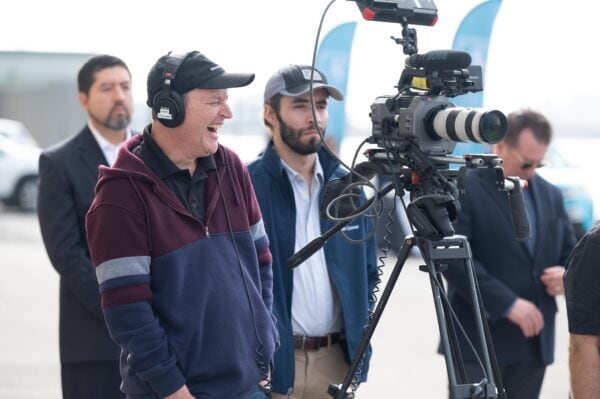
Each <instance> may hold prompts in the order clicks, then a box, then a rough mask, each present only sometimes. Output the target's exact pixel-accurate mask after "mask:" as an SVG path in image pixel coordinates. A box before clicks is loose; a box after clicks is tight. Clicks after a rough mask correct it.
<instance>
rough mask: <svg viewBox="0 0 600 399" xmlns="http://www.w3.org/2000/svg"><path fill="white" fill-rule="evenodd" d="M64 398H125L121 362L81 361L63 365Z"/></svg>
mask: <svg viewBox="0 0 600 399" xmlns="http://www.w3.org/2000/svg"><path fill="white" fill-rule="evenodd" d="M61 380H62V392H63V399H82V398H85V399H125V394H124V393H122V392H121V390H120V389H119V386H120V385H121V375H120V374H119V362H118V361H114V362H80V363H63V364H62V365H61Z"/></svg>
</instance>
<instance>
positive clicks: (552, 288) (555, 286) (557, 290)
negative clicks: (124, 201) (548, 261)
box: [540, 266, 565, 296]
mask: <svg viewBox="0 0 600 399" xmlns="http://www.w3.org/2000/svg"><path fill="white" fill-rule="evenodd" d="M564 274H565V268H564V267H563V266H552V267H547V268H546V269H544V274H542V277H540V280H542V283H543V284H544V285H545V286H546V292H547V293H548V295H550V296H557V295H563V294H564V293H565V286H564V285H563V275H564Z"/></svg>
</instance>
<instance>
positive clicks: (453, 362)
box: [418, 236, 500, 399]
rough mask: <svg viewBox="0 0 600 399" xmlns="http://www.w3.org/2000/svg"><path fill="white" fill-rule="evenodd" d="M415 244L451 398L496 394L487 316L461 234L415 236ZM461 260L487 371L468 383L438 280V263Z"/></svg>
mask: <svg viewBox="0 0 600 399" xmlns="http://www.w3.org/2000/svg"><path fill="white" fill-rule="evenodd" d="M418 245H419V248H420V249H421V254H422V255H423V259H424V260H425V261H426V263H427V270H426V271H428V272H429V275H430V281H431V287H432V291H433V296H434V304H435V308H436V314H437V316H438V326H439V329H440V337H441V344H442V349H443V351H444V356H445V360H446V369H447V372H448V382H449V391H450V397H451V398H453V399H462V398H496V397H497V395H496V385H495V383H494V381H495V380H497V379H499V378H500V376H499V373H498V369H497V366H496V359H495V356H494V357H493V362H494V365H495V367H494V369H493V370H492V364H491V362H492V360H491V358H490V355H489V352H488V351H489V348H490V346H491V345H492V343H491V337H490V336H489V332H487V329H485V328H484V323H487V319H485V318H484V317H483V316H482V315H483V314H485V311H484V309H483V306H482V305H481V295H480V293H479V290H478V286H477V280H476V279H475V272H474V267H473V260H472V255H471V250H470V247H469V243H468V241H467V239H466V238H465V237H463V236H454V237H450V238H444V239H442V240H440V241H431V240H428V239H424V238H419V239H418ZM461 260H462V263H463V265H464V267H465V268H466V271H467V278H468V283H469V293H470V295H471V299H472V301H473V304H474V306H473V312H474V317H475V322H476V324H477V327H478V329H477V332H478V339H479V341H480V344H481V348H482V357H483V363H484V369H485V374H486V375H487V378H486V379H484V380H482V381H480V382H478V383H468V381H466V380H467V378H466V376H465V374H464V366H463V364H462V358H461V354H460V350H459V346H458V341H457V337H456V333H455V332H454V329H452V336H450V335H449V333H448V325H449V324H450V323H451V321H450V320H447V318H446V313H448V312H449V311H450V309H449V308H448V306H445V303H444V302H443V301H442V299H443V298H442V295H441V294H442V293H443V285H442V284H440V283H438V279H439V278H440V277H439V275H440V272H441V270H440V269H441V266H442V265H444V266H443V267H445V264H447V263H448V262H449V261H453V262H455V261H461ZM444 295H445V294H444ZM485 326H487V324H485ZM486 332H487V333H486ZM492 349H493V348H492ZM457 365H458V369H459V370H460V380H461V381H458V380H457V374H456V366H457Z"/></svg>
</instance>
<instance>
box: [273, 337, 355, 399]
mask: <svg viewBox="0 0 600 399" xmlns="http://www.w3.org/2000/svg"><path fill="white" fill-rule="evenodd" d="M275 367H277V365H275ZM349 367H350V366H349V365H348V363H346V360H345V359H344V352H343V351H342V346H341V344H340V343H335V344H332V345H331V346H329V347H322V348H320V349H319V350H301V349H296V374H295V377H294V389H293V393H292V394H291V395H290V396H288V395H281V394H278V393H273V399H287V398H291V399H331V396H330V395H328V394H327V388H328V387H329V384H341V383H342V382H343V381H344V377H345V376H346V373H347V372H348V369H349Z"/></svg>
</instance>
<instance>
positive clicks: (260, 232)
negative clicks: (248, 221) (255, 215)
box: [250, 219, 267, 241]
mask: <svg viewBox="0 0 600 399" xmlns="http://www.w3.org/2000/svg"><path fill="white" fill-rule="evenodd" d="M250 231H251V232H252V239H253V240H254V241H258V240H260V239H261V238H263V237H264V236H266V235H267V232H266V231H265V224H264V223H263V220H262V219H260V220H259V221H258V223H256V224H255V225H253V226H251V227H250Z"/></svg>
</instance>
